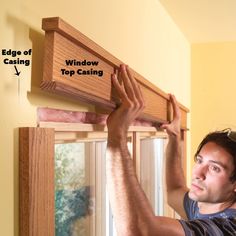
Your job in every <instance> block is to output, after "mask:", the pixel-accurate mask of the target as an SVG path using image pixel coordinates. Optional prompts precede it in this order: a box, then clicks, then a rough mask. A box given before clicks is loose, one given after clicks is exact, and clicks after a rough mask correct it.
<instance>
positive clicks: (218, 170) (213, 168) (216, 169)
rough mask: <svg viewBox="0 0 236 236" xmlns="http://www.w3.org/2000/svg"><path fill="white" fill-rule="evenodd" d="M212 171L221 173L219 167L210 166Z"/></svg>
mask: <svg viewBox="0 0 236 236" xmlns="http://www.w3.org/2000/svg"><path fill="white" fill-rule="evenodd" d="M210 169H211V170H212V171H214V172H216V173H219V172H220V168H219V167H218V166H210Z"/></svg>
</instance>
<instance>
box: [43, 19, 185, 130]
mask: <svg viewBox="0 0 236 236" xmlns="http://www.w3.org/2000/svg"><path fill="white" fill-rule="evenodd" d="M42 28H43V29H44V30H45V32H46V33H45V53H44V70H43V81H42V84H41V88H42V89H43V90H47V91H50V92H53V93H57V94H61V95H66V96H70V97H72V98H75V99H79V100H81V101H85V102H87V103H90V104H94V105H97V106H100V107H102V108H105V109H107V111H110V110H112V109H114V108H115V107H116V104H117V103H118V99H117V96H116V94H115V92H114V89H113V87H112V84H111V74H112V73H114V72H115V71H117V70H118V69H119V66H120V64H122V63H123V62H122V61H120V60H119V59H117V58H116V57H114V56H113V55H111V54H110V53H109V52H107V51H106V50H104V49H103V48H102V47H100V46H99V45H97V44H96V43H95V42H93V41H92V40H91V39H89V38H88V37H86V36H85V35H83V34H82V33H81V32H79V31H78V30H76V29H75V28H73V27H72V26H71V25H69V24H68V23H66V22H65V21H63V20H62V19H60V18H59V17H53V18H45V19H43V23H42ZM74 59H75V60H76V61H83V60H87V61H97V62H98V64H97V66H91V65H90V66H88V65H87V66H77V65H70V66H68V65H66V63H65V60H74ZM61 69H67V70H71V71H72V70H73V71H74V72H75V74H74V75H73V76H69V75H67V76H66V75H63V74H62V71H61ZM78 69H82V70H86V71H87V70H88V71H91V69H92V70H93V71H95V70H97V71H98V70H101V71H102V72H103V75H102V76H101V77H99V76H98V75H93V74H92V75H91V74H90V75H79V74H77V73H76V72H77V70H78ZM131 71H132V73H133V75H134V77H135V79H136V80H137V82H138V83H139V85H140V87H141V90H142V92H143V95H144V99H145V102H146V108H145V109H144V111H143V113H142V114H141V116H140V117H141V118H143V119H147V120H150V121H153V122H158V123H164V122H167V121H169V120H170V119H169V117H168V102H169V96H168V95H167V94H166V93H164V92H163V91H162V90H160V89H159V88H158V87H156V86H155V85H153V84H152V83H150V82H149V81H148V80H146V79H145V78H144V77H143V76H141V75H140V74H138V73H137V72H136V71H134V70H132V69H131ZM180 107H181V113H182V124H181V126H182V128H183V129H186V116H187V115H186V113H187V112H188V109H187V108H186V107H184V106H182V105H180Z"/></svg>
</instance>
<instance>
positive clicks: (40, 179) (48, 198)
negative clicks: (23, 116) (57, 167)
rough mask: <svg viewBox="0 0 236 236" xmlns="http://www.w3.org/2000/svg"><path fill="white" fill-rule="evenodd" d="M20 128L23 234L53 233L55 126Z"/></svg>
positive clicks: (21, 233) (45, 234) (21, 218)
mask: <svg viewBox="0 0 236 236" xmlns="http://www.w3.org/2000/svg"><path fill="white" fill-rule="evenodd" d="M19 132H20V133H19V143H20V145H19V148H20V163H19V165H20V172H19V173H20V201H19V202H20V235H21V236H54V234H55V232H54V231H55V230H54V228H55V223H54V129H51V128H20V129H19Z"/></svg>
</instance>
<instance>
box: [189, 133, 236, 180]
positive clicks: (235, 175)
mask: <svg viewBox="0 0 236 236" xmlns="http://www.w3.org/2000/svg"><path fill="white" fill-rule="evenodd" d="M230 132H231V130H230V129H224V130H221V131H215V132H212V133H209V134H207V135H206V137H205V138H204V139H203V140H202V142H201V143H200V144H199V146H198V149H197V152H196V153H195V156H194V158H195V159H196V157H197V156H198V154H199V152H200V151H201V149H202V147H203V146H204V145H205V144H207V143H209V142H213V143H215V144H217V145H219V146H220V147H222V148H224V150H225V151H227V152H228V153H229V154H230V155H231V156H232V158H233V163H234V170H233V172H232V175H231V176H230V181H232V182H234V181H236V139H232V138H230ZM232 133H234V134H235V132H233V131H232Z"/></svg>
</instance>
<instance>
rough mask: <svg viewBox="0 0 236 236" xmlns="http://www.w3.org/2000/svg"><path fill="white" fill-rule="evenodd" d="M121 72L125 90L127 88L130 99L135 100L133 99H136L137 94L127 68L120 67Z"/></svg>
mask: <svg viewBox="0 0 236 236" xmlns="http://www.w3.org/2000/svg"><path fill="white" fill-rule="evenodd" d="M120 70H121V73H120V76H121V79H122V81H123V83H124V88H125V91H126V94H127V95H128V97H129V98H130V99H131V100H133V99H135V93H134V89H133V85H132V83H131V81H130V77H129V75H128V73H127V71H126V66H125V65H124V64H122V65H121V66H120Z"/></svg>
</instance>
